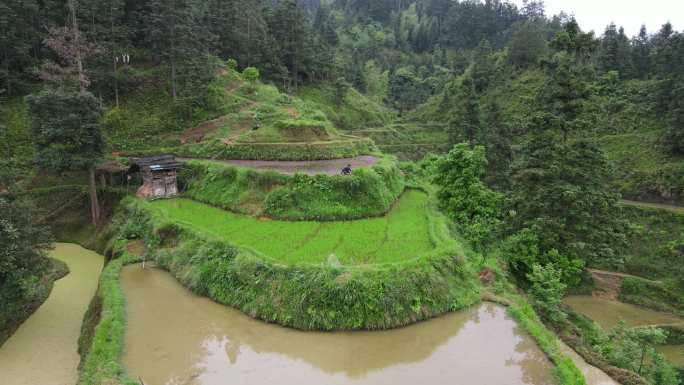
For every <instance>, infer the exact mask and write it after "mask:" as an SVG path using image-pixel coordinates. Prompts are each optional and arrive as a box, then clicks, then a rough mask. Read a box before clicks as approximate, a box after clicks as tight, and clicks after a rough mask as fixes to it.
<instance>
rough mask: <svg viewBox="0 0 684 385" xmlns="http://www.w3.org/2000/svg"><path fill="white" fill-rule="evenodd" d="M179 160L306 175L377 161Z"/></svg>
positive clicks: (360, 158) (334, 172) (363, 158)
mask: <svg viewBox="0 0 684 385" xmlns="http://www.w3.org/2000/svg"><path fill="white" fill-rule="evenodd" d="M177 159H178V160H180V161H181V162H187V161H191V160H202V161H207V162H212V163H217V164H227V165H230V166H238V167H244V168H252V169H255V170H268V171H276V172H279V173H282V174H289V175H291V174H294V173H297V172H299V173H304V174H308V175H319V174H326V175H338V174H340V173H341V172H342V168H344V167H345V166H346V165H348V164H349V165H351V166H352V168H362V167H372V166H374V165H375V164H376V163H377V162H378V160H379V159H378V158H376V157H374V156H369V155H365V156H357V157H355V158H343V159H331V160H301V161H299V160H298V161H271V160H217V159H199V158H177Z"/></svg>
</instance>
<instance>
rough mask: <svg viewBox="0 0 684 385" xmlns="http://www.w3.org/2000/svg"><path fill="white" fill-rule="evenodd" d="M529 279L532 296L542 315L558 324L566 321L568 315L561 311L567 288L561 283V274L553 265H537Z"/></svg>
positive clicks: (528, 276)
mask: <svg viewBox="0 0 684 385" xmlns="http://www.w3.org/2000/svg"><path fill="white" fill-rule="evenodd" d="M527 279H528V280H529V281H530V282H531V283H532V287H531V288H530V294H532V298H534V304H535V307H536V308H537V309H538V310H539V311H540V312H541V314H542V315H543V316H544V317H546V318H547V319H548V320H549V321H551V322H553V323H556V324H557V323H560V322H562V321H564V320H565V318H566V315H565V313H563V311H562V310H561V305H562V304H563V296H564V295H565V289H566V286H565V285H564V284H563V283H562V282H561V272H560V271H559V270H556V269H555V268H554V267H553V266H552V265H546V266H541V265H539V264H535V265H534V266H533V267H532V272H531V273H529V274H528V275H527Z"/></svg>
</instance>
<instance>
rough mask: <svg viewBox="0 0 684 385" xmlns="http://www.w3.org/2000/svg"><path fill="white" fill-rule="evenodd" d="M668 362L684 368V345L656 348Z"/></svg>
mask: <svg viewBox="0 0 684 385" xmlns="http://www.w3.org/2000/svg"><path fill="white" fill-rule="evenodd" d="M656 350H658V351H659V352H660V353H662V355H663V356H665V358H667V360H668V361H670V362H671V363H673V364H675V365H676V366H678V367H680V368H684V345H665V346H658V347H657V348H656Z"/></svg>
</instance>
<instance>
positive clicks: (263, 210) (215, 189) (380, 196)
mask: <svg viewBox="0 0 684 385" xmlns="http://www.w3.org/2000/svg"><path fill="white" fill-rule="evenodd" d="M181 181H182V183H183V184H184V185H185V189H186V191H185V195H186V196H187V197H189V198H192V199H194V200H196V201H199V202H204V203H208V204H211V205H213V206H217V207H221V208H224V209H227V210H230V211H234V212H238V213H245V214H251V215H256V216H268V217H270V218H275V219H286V220H293V221H300V220H317V221H339V220H351V219H360V218H368V217H375V216H380V215H384V214H385V213H387V212H388V211H389V210H390V208H391V207H392V205H393V204H394V202H395V201H396V200H397V198H399V196H400V194H401V193H402V192H403V190H404V178H403V176H402V174H401V172H400V170H399V168H398V166H397V165H396V163H395V161H394V160H393V159H391V158H383V159H382V160H381V161H380V162H379V163H378V164H376V165H375V166H373V167H372V168H369V169H366V168H359V169H356V170H355V171H354V173H353V174H352V175H349V176H342V175H338V176H330V175H316V176H309V175H305V174H296V175H292V176H290V175H283V174H279V173H277V172H261V171H255V170H250V169H244V168H239V167H235V166H229V165H224V164H216V163H207V162H203V161H194V162H189V163H188V164H187V165H186V166H185V168H184V169H183V172H182V174H181Z"/></svg>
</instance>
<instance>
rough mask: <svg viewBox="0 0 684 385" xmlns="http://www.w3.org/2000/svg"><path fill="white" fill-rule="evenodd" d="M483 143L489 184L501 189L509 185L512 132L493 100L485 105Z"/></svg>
mask: <svg viewBox="0 0 684 385" xmlns="http://www.w3.org/2000/svg"><path fill="white" fill-rule="evenodd" d="M484 131H485V134H484V140H483V142H484V145H485V147H486V148H487V177H486V181H487V184H488V185H489V186H493V188H495V189H497V190H499V191H501V190H508V188H509V187H510V180H511V178H510V172H511V163H512V161H513V150H512V147H511V144H512V133H511V129H510V127H509V125H508V124H507V123H506V122H504V116H503V111H501V108H500V106H499V105H498V104H497V103H496V102H495V101H490V102H489V103H488V104H487V105H486V107H485V128H484Z"/></svg>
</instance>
